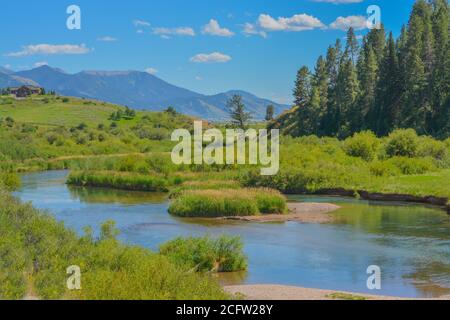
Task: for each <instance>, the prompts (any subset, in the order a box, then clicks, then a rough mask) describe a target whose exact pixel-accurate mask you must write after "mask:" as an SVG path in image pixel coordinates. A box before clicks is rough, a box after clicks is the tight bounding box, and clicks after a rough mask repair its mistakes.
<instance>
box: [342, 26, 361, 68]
mask: <svg viewBox="0 0 450 320" xmlns="http://www.w3.org/2000/svg"><path fill="white" fill-rule="evenodd" d="M345 51H346V52H347V54H348V55H349V56H350V59H351V60H352V62H353V64H356V60H357V59H358V52H359V43H358V39H357V38H356V35H355V30H354V29H353V28H352V27H350V29H348V32H347V46H346V48H345Z"/></svg>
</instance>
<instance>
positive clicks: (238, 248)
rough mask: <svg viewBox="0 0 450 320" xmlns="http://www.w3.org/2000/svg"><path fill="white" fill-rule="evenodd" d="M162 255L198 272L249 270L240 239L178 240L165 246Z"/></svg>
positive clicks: (206, 238) (162, 247)
mask: <svg viewBox="0 0 450 320" xmlns="http://www.w3.org/2000/svg"><path fill="white" fill-rule="evenodd" d="M160 253H161V254H162V255H164V256H167V257H168V258H169V259H170V260H171V261H173V262H174V263H176V264H179V265H181V266H184V267H186V268H188V269H191V270H192V269H194V270H196V271H203V272H210V271H214V272H235V271H243V270H246V269H247V258H246V257H245V255H244V253H243V243H242V241H241V239H240V238H239V237H229V236H221V237H219V238H217V239H212V238H210V237H203V238H178V239H175V240H173V241H169V242H167V243H165V244H163V245H162V246H161V247H160Z"/></svg>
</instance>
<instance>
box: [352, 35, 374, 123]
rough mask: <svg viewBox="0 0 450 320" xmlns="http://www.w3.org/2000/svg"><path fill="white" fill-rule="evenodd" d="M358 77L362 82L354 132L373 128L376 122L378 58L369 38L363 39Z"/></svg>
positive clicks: (354, 118)
mask: <svg viewBox="0 0 450 320" xmlns="http://www.w3.org/2000/svg"><path fill="white" fill-rule="evenodd" d="M357 70H358V79H359V82H360V87H361V91H360V95H359V97H358V102H357V106H359V109H358V110H356V111H355V112H357V114H355V115H354V117H353V125H352V130H353V132H357V131H360V130H367V129H373V128H374V127H375V124H376V116H375V114H376V112H375V110H374V108H375V91H376V86H377V82H378V60H377V57H376V56H375V52H374V50H373V48H372V46H371V45H369V43H368V40H367V38H364V40H363V47H362V50H361V54H360V56H359V60H358V66H357Z"/></svg>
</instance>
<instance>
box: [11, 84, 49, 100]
mask: <svg viewBox="0 0 450 320" xmlns="http://www.w3.org/2000/svg"><path fill="white" fill-rule="evenodd" d="M42 92H43V89H42V88H39V87H35V86H21V87H18V88H9V93H10V94H13V95H15V96H16V97H17V98H25V97H28V96H31V95H32V94H41V93H42Z"/></svg>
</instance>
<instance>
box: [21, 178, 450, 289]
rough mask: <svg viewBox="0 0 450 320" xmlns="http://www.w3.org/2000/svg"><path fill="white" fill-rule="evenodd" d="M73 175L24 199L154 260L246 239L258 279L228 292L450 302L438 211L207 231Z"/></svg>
mask: <svg viewBox="0 0 450 320" xmlns="http://www.w3.org/2000/svg"><path fill="white" fill-rule="evenodd" d="M67 174H68V173H67V172H66V171H53V172H45V173H34V174H27V175H24V176H23V185H22V188H21V190H20V191H18V192H16V195H17V196H18V197H19V198H21V199H22V200H24V201H31V202H32V203H33V205H34V206H36V207H38V208H41V209H46V210H48V211H49V212H50V213H51V214H53V215H54V216H55V217H56V218H57V219H58V220H60V221H64V222H65V224H66V225H67V226H68V227H71V228H73V229H75V230H76V231H78V232H80V233H81V232H82V229H83V227H85V226H88V225H89V226H92V227H93V228H95V230H98V229H99V226H100V225H101V223H102V222H104V221H106V220H111V219H112V220H115V221H116V223H117V226H118V228H119V229H120V230H121V236H120V237H121V240H123V241H124V242H127V243H130V244H138V245H141V246H144V247H147V248H150V249H152V250H157V249H158V246H159V245H160V244H161V243H163V242H165V241H167V240H171V239H173V238H176V237H178V236H201V235H205V234H211V235H220V234H231V235H239V236H241V237H242V238H243V240H244V243H245V252H246V254H247V255H248V257H249V270H248V272H246V273H234V274H228V275H226V276H221V279H220V280H221V281H222V282H224V283H227V284H283V285H295V286H303V287H310V288H321V289H333V290H346V291H354V292H366V293H372V294H382V295H395V296H403V297H436V296H440V295H446V294H450V216H448V215H447V214H446V213H445V212H444V211H442V210H439V209H437V208H431V207H425V206H416V205H406V204H392V203H389V204H387V203H369V202H365V201H357V200H352V199H345V198H334V197H333V198H331V197H328V198H326V197H304V196H295V197H291V200H293V201H312V202H332V203H337V204H339V205H341V206H342V209H340V210H339V211H337V212H336V213H334V214H335V215H336V217H337V219H336V222H335V223H333V224H327V225H320V224H301V223H297V222H288V223H270V224H260V223H242V222H217V221H215V222H205V221H204V220H203V221H202V220H195V219H189V220H186V219H178V218H174V217H172V216H170V215H169V214H168V213H167V209H168V200H167V198H166V196H165V195H163V194H148V193H139V192H128V191H117V190H105V189H95V188H73V187H68V186H66V185H65V179H66V176H67ZM369 265H378V266H380V267H381V268H382V290H380V291H370V290H368V289H367V286H366V281H367V277H368V276H367V275H366V269H367V267H368V266H369Z"/></svg>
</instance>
